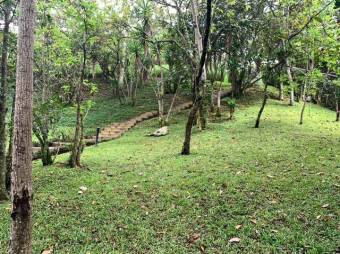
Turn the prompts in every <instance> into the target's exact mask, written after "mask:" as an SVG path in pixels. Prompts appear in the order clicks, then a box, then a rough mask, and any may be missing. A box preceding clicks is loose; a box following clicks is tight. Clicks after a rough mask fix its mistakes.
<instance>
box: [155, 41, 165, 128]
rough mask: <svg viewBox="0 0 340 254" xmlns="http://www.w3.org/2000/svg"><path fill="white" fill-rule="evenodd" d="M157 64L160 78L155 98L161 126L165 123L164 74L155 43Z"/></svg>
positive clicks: (158, 50)
mask: <svg viewBox="0 0 340 254" xmlns="http://www.w3.org/2000/svg"><path fill="white" fill-rule="evenodd" d="M157 64H158V66H159V68H160V72H161V80H160V82H159V84H158V85H157V99H158V122H159V125H160V127H163V126H164V125H165V124H166V123H165V119H164V74H163V68H162V63H161V53H160V49H159V45H157Z"/></svg>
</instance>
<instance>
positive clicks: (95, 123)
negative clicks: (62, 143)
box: [51, 84, 171, 139]
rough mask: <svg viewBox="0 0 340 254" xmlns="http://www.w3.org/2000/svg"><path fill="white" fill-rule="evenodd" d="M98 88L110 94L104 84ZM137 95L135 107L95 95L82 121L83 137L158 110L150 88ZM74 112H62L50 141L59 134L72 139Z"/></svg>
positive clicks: (109, 97) (69, 109)
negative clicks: (99, 129) (92, 103)
mask: <svg viewBox="0 0 340 254" xmlns="http://www.w3.org/2000/svg"><path fill="white" fill-rule="evenodd" d="M103 86H104V87H103ZM99 88H100V90H106V91H107V93H110V91H109V89H110V88H109V87H106V86H105V84H101V85H100V87H99ZM137 95H138V96H137V100H136V105H135V106H132V104H131V102H130V100H129V101H128V102H127V103H124V104H121V103H120V102H119V100H118V98H112V97H111V96H107V95H105V96H103V95H102V94H99V95H97V96H96V98H95V99H94V103H95V104H94V105H93V107H92V108H91V109H90V111H89V112H88V114H87V115H86V118H85V121H84V135H85V136H94V135H95V133H96V128H97V127H100V128H104V127H106V126H107V125H110V124H112V123H114V122H122V121H126V120H129V119H130V118H132V117H135V116H138V115H140V114H142V113H144V112H148V111H153V110H158V105H157V99H156V96H155V93H154V90H153V88H152V86H148V87H145V88H144V89H140V90H139V91H138V93H137ZM165 102H166V103H165V106H166V108H167V107H168V106H169V105H170V102H171V96H170V95H166V99H165ZM75 112H76V109H75V108H74V107H68V108H66V109H65V110H64V112H63V114H62V118H61V120H60V121H59V123H58V125H57V127H56V128H55V131H54V132H53V133H52V135H51V136H52V137H51V138H52V139H59V137H60V136H61V133H63V135H64V136H66V138H67V139H72V137H73V135H74V126H75V121H76V114H75Z"/></svg>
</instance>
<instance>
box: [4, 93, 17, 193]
mask: <svg viewBox="0 0 340 254" xmlns="http://www.w3.org/2000/svg"><path fill="white" fill-rule="evenodd" d="M14 109H15V94H14V95H13V101H12V112H11V121H10V123H9V125H8V126H9V128H8V132H9V141H8V151H7V156H6V189H7V191H8V192H10V191H11V175H12V158H13V155H12V153H13V135H14Z"/></svg>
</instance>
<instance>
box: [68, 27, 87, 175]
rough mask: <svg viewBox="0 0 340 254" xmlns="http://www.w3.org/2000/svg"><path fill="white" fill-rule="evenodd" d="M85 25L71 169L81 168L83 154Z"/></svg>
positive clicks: (70, 161) (70, 162)
mask: <svg viewBox="0 0 340 254" xmlns="http://www.w3.org/2000/svg"><path fill="white" fill-rule="evenodd" d="M84 24H85V32H84V42H83V63H82V68H81V74H80V80H79V83H78V86H77V97H76V100H77V120H76V129H75V133H74V139H73V147H72V151H71V156H70V159H69V166H70V167H71V168H74V167H81V163H80V158H81V153H82V152H83V119H84V113H83V110H82V109H81V103H82V86H83V83H84V79H85V70H86V60H87V51H86V40H87V23H86V21H84Z"/></svg>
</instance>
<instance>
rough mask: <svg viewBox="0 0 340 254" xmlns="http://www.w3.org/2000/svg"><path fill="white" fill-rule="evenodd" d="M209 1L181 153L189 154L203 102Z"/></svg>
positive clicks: (209, 1)
mask: <svg viewBox="0 0 340 254" xmlns="http://www.w3.org/2000/svg"><path fill="white" fill-rule="evenodd" d="M211 1H212V0H207V17H206V25H205V34H204V40H203V52H202V56H201V60H200V64H199V68H198V73H197V76H196V78H195V80H194V85H193V90H194V95H195V98H194V105H193V108H192V109H191V111H190V114H189V117H188V121H187V124H186V128H185V139H184V143H183V148H182V155H189V154H190V142H191V132H192V126H193V124H194V120H195V116H196V114H197V112H198V110H199V108H200V107H201V104H202V103H203V98H202V96H201V94H200V88H201V78H202V74H203V67H204V65H205V60H206V57H207V49H208V42H209V35H210V26H211Z"/></svg>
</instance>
